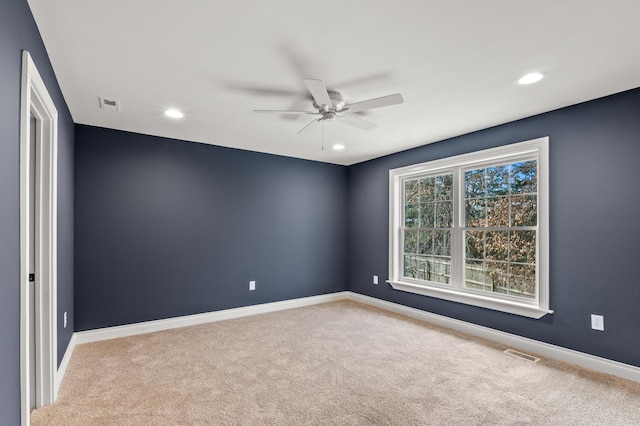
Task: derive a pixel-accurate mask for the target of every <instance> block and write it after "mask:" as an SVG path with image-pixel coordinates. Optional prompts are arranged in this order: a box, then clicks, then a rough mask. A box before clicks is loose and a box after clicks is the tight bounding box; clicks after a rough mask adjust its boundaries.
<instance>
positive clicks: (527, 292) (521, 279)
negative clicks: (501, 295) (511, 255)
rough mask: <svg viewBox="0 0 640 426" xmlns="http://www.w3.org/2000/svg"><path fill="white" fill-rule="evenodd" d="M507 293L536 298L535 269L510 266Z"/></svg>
mask: <svg viewBox="0 0 640 426" xmlns="http://www.w3.org/2000/svg"><path fill="white" fill-rule="evenodd" d="M509 293H510V294H512V295H514V296H520V297H527V298H531V299H532V298H534V297H536V267H535V266H533V265H511V267H510V268H509Z"/></svg>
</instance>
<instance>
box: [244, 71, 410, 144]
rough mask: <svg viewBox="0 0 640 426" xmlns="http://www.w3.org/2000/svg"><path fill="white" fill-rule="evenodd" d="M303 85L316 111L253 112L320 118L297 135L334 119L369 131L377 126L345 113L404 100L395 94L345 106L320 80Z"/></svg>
mask: <svg viewBox="0 0 640 426" xmlns="http://www.w3.org/2000/svg"><path fill="white" fill-rule="evenodd" d="M304 84H305V85H306V86H307V89H309V92H310V93H311V96H312V97H313V108H315V109H316V111H295V110H293V111H292V110H273V109H254V110H253V112H257V113H271V114H306V115H319V116H320V117H319V118H316V119H314V120H313V121H311V122H310V123H309V124H307V125H306V126H304V127H303V128H302V129H300V131H298V134H300V133H306V132H308V131H310V130H311V129H313V128H314V127H316V126H317V125H318V124H320V122H323V121H326V120H336V119H337V121H338V122H341V123H344V124H349V125H351V126H354V127H358V128H360V129H363V130H371V129H373V128H375V127H376V126H377V125H376V124H375V123H372V122H370V121H367V120H363V119H362V118H359V117H355V116H353V115H345V113H347V114H348V113H355V112H360V111H364V110H368V109H373V108H381V107H385V106H389V105H397V104H401V103H403V102H404V99H402V95H400V94H399V93H396V94H394V95H387V96H382V97H379V98H373V99H368V100H366V101H361V102H354V103H352V104H347V103H346V102H345V100H344V96H342V94H341V93H339V92H335V91H333V90H327V87H326V86H325V84H324V82H323V81H322V80H314V79H310V78H306V79H304Z"/></svg>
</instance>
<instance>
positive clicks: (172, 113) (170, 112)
mask: <svg viewBox="0 0 640 426" xmlns="http://www.w3.org/2000/svg"><path fill="white" fill-rule="evenodd" d="M164 115H166V116H167V117H171V118H182V117H184V113H183V112H182V111H178V110H177V109H174V108H171V109H168V110H166V111H165V112H164Z"/></svg>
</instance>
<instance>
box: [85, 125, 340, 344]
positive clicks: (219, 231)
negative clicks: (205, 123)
mask: <svg viewBox="0 0 640 426" xmlns="http://www.w3.org/2000/svg"><path fill="white" fill-rule="evenodd" d="M75 153H76V157H75V160H76V188H75V191H76V204H75V226H76V261H75V278H76V281H75V282H76V286H75V302H76V310H75V315H76V330H77V331H81V330H88V329H95V328H100V327H108V326H115V325H121V324H130V323H135V322H140V321H147V320H155V319H160V318H169V317H175V316H180V315H189V314H196V313H201V312H210V311H216V310H220V309H228V308H234V307H239V306H246V305H254V304H258V303H266V302H274V301H280V300H286V299H293V298H299V297H306V296H313V295H319V294H325V293H332V292H337V291H343V290H345V289H346V287H347V286H346V277H347V269H346V265H347V263H346V262H347V261H346V259H347V251H346V242H347V220H346V216H347V181H346V178H347V172H346V168H345V167H343V166H336V165H330V164H325V163H319V162H312V161H305V160H298V159H293V158H287V157H280V156H275V155H268V154H261V153H256V152H249V151H242V150H237V149H230V148H222V147H217V146H211V145H206V144H199V143H188V142H184V141H178V140H172V139H165V138H160V137H155V136H147V135H140V134H133V133H127V132H121V131H116V130H108V129H103V128H96V127H90V126H82V125H79V126H77V127H76V144H75ZM251 280H255V281H256V290H255V291H249V281H251Z"/></svg>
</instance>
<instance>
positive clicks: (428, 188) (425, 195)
mask: <svg viewBox="0 0 640 426" xmlns="http://www.w3.org/2000/svg"><path fill="white" fill-rule="evenodd" d="M435 186H436V179H435V178H433V177H430V178H424V179H420V199H421V200H422V202H423V203H424V202H428V201H433V199H434V197H435V192H436V188H435Z"/></svg>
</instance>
